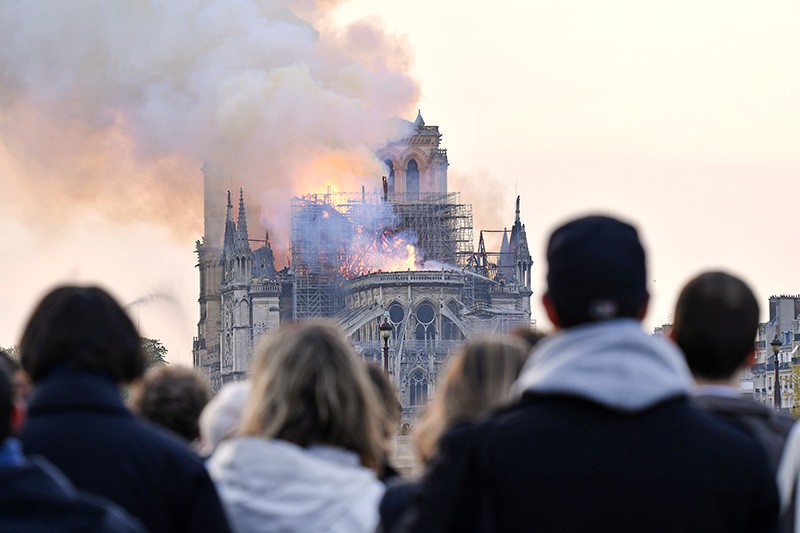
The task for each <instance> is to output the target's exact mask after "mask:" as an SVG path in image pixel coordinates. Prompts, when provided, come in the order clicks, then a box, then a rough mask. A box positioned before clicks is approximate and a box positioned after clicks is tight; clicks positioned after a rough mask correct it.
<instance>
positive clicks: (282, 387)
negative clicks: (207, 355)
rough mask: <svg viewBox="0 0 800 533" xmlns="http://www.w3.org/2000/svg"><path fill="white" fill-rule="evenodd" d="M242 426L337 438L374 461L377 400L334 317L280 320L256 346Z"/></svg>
mask: <svg viewBox="0 0 800 533" xmlns="http://www.w3.org/2000/svg"><path fill="white" fill-rule="evenodd" d="M255 355H256V357H257V361H256V363H255V366H254V368H253V373H252V377H251V387H252V389H251V392H250V396H249V397H248V399H247V404H246V405H245V409H244V413H243V415H242V425H241V431H240V433H241V434H242V435H245V436H259V435H260V436H266V437H271V438H276V439H282V440H286V441H289V442H293V443H295V444H297V445H299V446H303V447H307V446H310V445H313V444H327V445H332V446H339V447H341V448H346V449H348V450H352V451H354V452H356V453H358V455H359V457H360V458H361V463H362V464H363V465H364V466H368V467H371V468H374V469H379V467H380V463H381V460H382V459H383V440H382V437H381V428H380V422H379V418H380V407H379V402H378V399H377V395H376V393H375V391H374V389H373V386H372V384H371V383H370V382H369V377H368V376H367V370H366V368H365V367H364V364H363V363H362V361H360V360H359V359H358V356H357V355H356V353H355V350H354V349H353V347H352V345H351V344H350V343H349V342H348V340H347V338H346V337H345V336H344V333H342V331H341V330H340V329H339V328H337V327H336V326H335V325H333V324H332V323H327V322H307V323H298V324H292V325H288V326H283V327H281V328H278V329H277V330H276V331H274V332H273V333H271V334H270V335H268V337H267V338H266V339H265V341H264V343H263V344H262V345H261V346H260V347H259V348H258V349H257V351H256V354H255Z"/></svg>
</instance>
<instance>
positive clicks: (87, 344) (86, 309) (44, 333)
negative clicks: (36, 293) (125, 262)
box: [20, 286, 145, 383]
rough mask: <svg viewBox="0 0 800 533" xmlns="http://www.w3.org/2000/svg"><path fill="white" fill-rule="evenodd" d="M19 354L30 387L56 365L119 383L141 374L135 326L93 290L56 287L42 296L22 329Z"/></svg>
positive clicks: (142, 366)
mask: <svg viewBox="0 0 800 533" xmlns="http://www.w3.org/2000/svg"><path fill="white" fill-rule="evenodd" d="M20 351H21V361H22V368H24V369H25V371H26V372H27V373H28V375H30V377H31V379H32V380H33V381H34V383H35V382H38V381H39V380H41V379H42V378H43V377H45V376H46V375H47V374H48V373H49V372H50V371H51V370H52V369H53V367H55V366H56V365H58V364H60V363H69V364H70V365H72V366H74V367H76V368H80V369H83V370H88V371H91V372H101V373H104V374H106V375H108V376H110V377H111V378H113V379H114V380H115V381H118V382H119V381H131V380H133V379H136V378H137V377H139V376H141V375H142V374H143V373H144V369H145V360H144V356H143V354H142V350H141V346H140V341H139V334H138V333H137V331H136V327H135V326H134V325H133V322H131V319H130V318H129V317H128V315H127V314H126V313H125V310H124V309H122V307H120V305H119V304H118V303H117V302H116V300H114V298H112V297H111V296H110V295H109V294H108V293H107V292H105V291H104V290H103V289H100V288H97V287H75V286H65V287H59V288H57V289H55V290H53V291H52V292H50V293H49V294H48V295H47V296H45V297H44V298H43V299H42V301H41V302H39V305H38V306H37V307H36V310H35V311H34V312H33V315H32V316H31V318H30V320H29V321H28V324H27V326H26V327H25V332H24V333H23V335H22V342H21V343H20Z"/></svg>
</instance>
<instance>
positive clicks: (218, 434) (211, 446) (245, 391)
mask: <svg viewBox="0 0 800 533" xmlns="http://www.w3.org/2000/svg"><path fill="white" fill-rule="evenodd" d="M249 394H250V382H249V381H240V382H236V383H228V384H227V385H225V386H224V387H222V390H220V391H219V393H218V394H217V395H216V396H214V398H212V399H211V401H210V402H208V405H206V407H205V409H203V412H202V414H201V415H200V453H201V454H202V455H205V456H209V455H211V454H212V453H214V450H216V449H217V446H219V443H220V442H222V441H224V440H226V439H229V438H231V437H233V436H235V435H236V432H237V431H238V430H239V425H240V424H241V421H242V412H243V411H244V405H245V401H246V400H247V396H248V395H249Z"/></svg>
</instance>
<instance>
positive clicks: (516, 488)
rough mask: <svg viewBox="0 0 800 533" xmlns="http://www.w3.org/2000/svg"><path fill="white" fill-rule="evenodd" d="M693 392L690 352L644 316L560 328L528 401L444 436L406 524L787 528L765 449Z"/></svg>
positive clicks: (543, 352)
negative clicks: (651, 332)
mask: <svg viewBox="0 0 800 533" xmlns="http://www.w3.org/2000/svg"><path fill="white" fill-rule="evenodd" d="M690 386H691V376H690V374H689V372H688V369H687V368H686V366H685V362H684V361H683V358H682V356H681V355H680V353H679V352H677V350H676V349H675V348H674V347H673V346H670V345H669V344H667V343H666V341H663V340H656V339H653V338H651V337H649V336H647V335H645V334H644V333H643V332H641V330H640V329H639V325H638V324H636V323H634V321H630V323H627V322H626V321H610V322H609V323H601V324H597V325H593V326H586V327H580V328H571V330H566V331H565V332H563V333H560V334H558V335H554V336H553V337H552V338H550V339H548V340H546V341H544V344H541V345H540V346H539V347H538V348H537V352H536V354H534V356H533V359H532V360H531V361H529V363H528V365H527V366H526V368H525V369H524V370H523V374H522V376H521V378H520V380H519V382H518V383H517V390H518V391H519V392H520V393H521V394H522V398H521V399H520V401H519V403H517V404H516V405H514V406H512V407H510V408H508V409H506V410H504V411H502V412H501V413H499V414H497V415H495V416H493V417H491V418H490V419H488V420H486V421H484V422H481V423H479V424H477V425H476V426H472V427H470V426H459V427H456V428H454V430H453V431H451V432H450V433H448V434H446V435H445V437H444V438H443V440H442V441H441V443H440V454H439V456H438V457H437V458H436V459H435V460H434V462H433V464H432V465H431V468H430V470H429V471H428V473H427V475H426V477H425V479H424V480H423V483H422V486H421V489H420V492H419V494H418V495H417V497H416V501H415V505H414V507H413V511H412V513H410V515H409V516H407V517H405V519H406V520H405V521H404V523H403V526H404V529H406V530H412V531H426V532H429V531H431V532H432V531H543V532H555V531H558V532H572V531H575V532H579V531H580V532H584V531H593V532H598V531H602V532H604V531H609V532H611V531H614V532H618V531H622V532H627V531H648V532H661V531H664V532H704V533H707V532H720V533H721V532H725V533H734V532H738V531H741V532H754V531H774V530H775V527H776V524H777V516H778V500H777V491H776V488H775V483H774V481H773V478H772V474H771V471H770V468H769V463H768V462H767V458H766V456H765V454H764V452H763V450H762V449H761V447H760V446H759V445H758V443H757V442H756V441H755V440H754V439H753V438H752V437H750V436H749V435H747V434H746V433H744V432H742V431H740V430H738V429H736V428H733V427H731V426H729V425H728V424H725V423H724V422H722V421H720V420H717V419H716V418H714V417H712V416H711V415H709V414H708V413H705V412H702V411H701V410H699V409H697V408H696V407H695V406H693V405H692V403H691V401H690V399H689V398H688V395H687V394H688V391H689V388H690ZM401 529H403V528H401Z"/></svg>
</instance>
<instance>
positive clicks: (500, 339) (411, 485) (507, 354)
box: [380, 335, 530, 531]
mask: <svg viewBox="0 0 800 533" xmlns="http://www.w3.org/2000/svg"><path fill="white" fill-rule="evenodd" d="M529 352H530V345H529V344H528V343H527V342H526V341H525V340H523V339H522V338H520V337H518V336H515V335H502V336H501V335H493V336H485V337H480V338H477V339H474V340H471V341H467V342H466V343H464V344H463V345H462V346H461V348H460V349H459V350H458V351H457V352H456V353H455V354H453V356H452V357H451V359H450V362H449V364H448V366H447V368H446V370H445V372H444V375H443V376H442V379H441V382H440V383H439V386H438V387H437V391H436V396H435V397H434V398H433V399H432V400H431V403H430V404H429V405H428V408H427V409H426V410H425V412H424V413H423V414H422V417H421V418H420V421H419V422H418V423H417V424H416V425H415V426H414V429H413V430H412V439H413V441H414V444H415V448H416V452H417V457H418V459H419V461H420V463H422V465H427V464H428V462H430V461H431V459H432V458H433V457H434V456H435V455H436V453H437V451H438V450H439V442H440V440H441V439H442V438H443V436H444V435H445V433H446V432H447V431H450V430H452V431H459V430H463V429H464V427H466V426H465V424H473V423H475V422H477V421H478V420H480V419H481V418H484V417H486V416H488V415H489V414H491V413H492V412H493V411H495V410H497V409H500V408H502V407H504V406H506V405H508V404H510V403H511V402H512V401H513V395H512V392H511V386H512V384H513V383H514V382H515V381H516V380H517V377H519V374H520V372H521V371H522V367H523V366H525V363H526V361H527V360H528V356H529ZM417 487H418V484H417V483H416V482H413V481H412V482H402V483H397V484H395V485H393V486H391V487H389V489H388V490H387V492H386V495H385V497H384V498H383V501H382V502H381V505H380V514H381V528H382V530H383V531H390V530H392V529H393V527H394V526H395V525H396V524H397V521H398V520H399V519H400V516H401V515H402V513H403V512H404V511H405V510H406V509H407V508H408V507H409V505H410V503H411V498H412V494H413V493H414V491H415V490H416V488H417ZM456 489H457V487H455V486H452V487H449V488H448V487H442V498H441V503H442V513H446V512H447V509H448V506H447V494H448V493H452V492H453V491H454V490H456Z"/></svg>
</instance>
